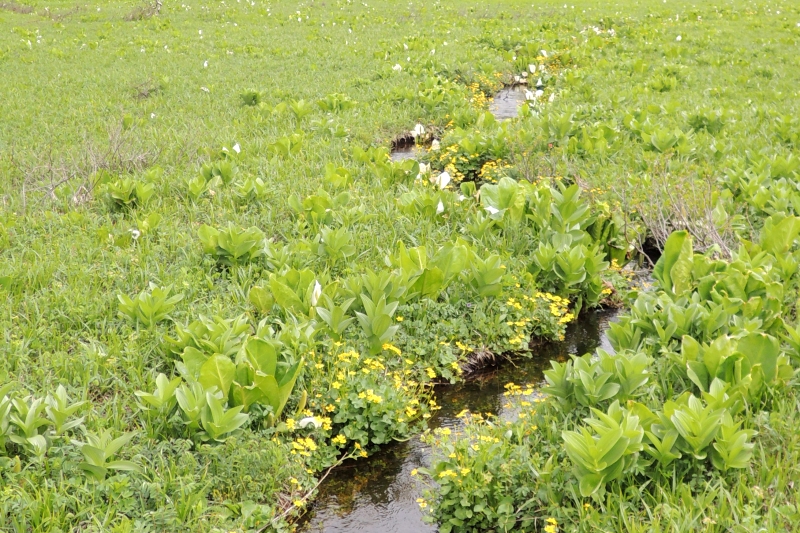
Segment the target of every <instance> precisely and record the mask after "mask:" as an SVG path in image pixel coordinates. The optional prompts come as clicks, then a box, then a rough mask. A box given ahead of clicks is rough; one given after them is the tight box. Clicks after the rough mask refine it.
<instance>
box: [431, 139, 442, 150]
mask: <svg viewBox="0 0 800 533" xmlns="http://www.w3.org/2000/svg"><path fill="white" fill-rule="evenodd" d="M439 146H440V145H439V139H434V140H433V142H432V143H431V150H438V149H439Z"/></svg>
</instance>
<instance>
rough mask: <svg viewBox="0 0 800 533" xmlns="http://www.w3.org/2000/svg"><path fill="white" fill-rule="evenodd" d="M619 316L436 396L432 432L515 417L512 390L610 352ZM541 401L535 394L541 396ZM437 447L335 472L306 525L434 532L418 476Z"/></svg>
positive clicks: (603, 314)
mask: <svg viewBox="0 0 800 533" xmlns="http://www.w3.org/2000/svg"><path fill="white" fill-rule="evenodd" d="M616 315H617V311H616V310H606V311H595V312H589V313H586V314H584V315H582V316H581V317H580V318H579V319H578V320H577V321H576V322H575V323H573V324H571V325H570V326H569V328H567V332H566V335H565V340H564V341H562V342H557V343H548V344H544V345H541V346H536V347H534V349H533V352H532V357H529V358H519V359H515V360H513V361H504V362H502V363H501V364H499V365H498V366H495V367H491V368H487V369H485V370H483V371H481V372H479V373H476V374H473V375H472V376H471V377H470V378H469V379H468V380H467V381H465V382H462V383H459V384H457V385H442V386H439V387H437V389H436V399H437V403H438V404H439V405H441V406H442V408H441V410H439V411H435V412H434V413H433V416H432V417H431V418H430V419H429V424H428V427H429V428H430V429H435V428H437V427H449V428H458V427H459V426H461V425H462V421H461V419H459V418H457V417H456V415H457V414H458V413H460V412H461V411H462V410H463V409H468V410H470V411H472V412H481V413H491V414H495V415H498V416H500V417H510V416H514V414H513V412H508V410H507V409H504V408H503V404H504V403H506V399H505V397H504V396H503V392H505V388H504V386H505V384H506V383H509V382H514V383H516V384H518V385H524V384H528V383H530V384H533V385H535V386H537V387H538V386H539V385H541V383H542V381H543V380H544V378H543V374H542V371H543V370H545V369H547V368H549V367H550V365H549V362H550V360H553V359H555V360H557V361H563V360H566V359H567V358H568V357H569V356H570V355H583V354H585V353H587V352H592V351H594V350H595V349H596V348H604V349H606V350H611V346H610V345H609V343H608V340H607V339H606V336H605V331H606V329H607V328H608V324H609V322H611V321H612V320H614V317H615V316H616ZM535 394H537V393H536V392H534V395H535ZM430 452H431V450H430V447H429V446H427V445H425V444H423V443H422V442H421V441H420V439H419V437H414V438H412V439H411V440H409V441H407V442H396V443H393V444H389V445H387V446H385V447H384V448H383V449H381V450H380V451H379V452H377V453H375V454H374V455H372V456H370V457H369V458H366V459H359V460H358V461H349V462H347V463H344V464H343V465H341V466H339V467H337V468H336V469H334V470H333V471H332V472H331V474H330V475H329V476H328V478H327V479H326V480H325V481H324V482H323V484H322V485H321V486H320V492H319V495H318V496H317V498H316V501H315V503H314V505H313V506H312V508H311V510H310V511H309V512H308V514H307V515H306V516H304V517H303V519H302V520H301V522H300V527H299V528H298V531H301V532H305V533H345V532H347V533H422V532H434V531H436V530H437V528H436V526H434V525H429V524H425V523H424V522H423V521H422V516H423V514H422V511H421V510H420V509H419V506H418V505H417V501H416V500H417V498H419V497H420V496H421V491H422V488H423V487H422V486H421V484H420V483H419V482H418V481H417V480H416V479H415V478H413V477H411V471H412V470H413V469H415V468H420V467H425V466H428V465H429V461H430Z"/></svg>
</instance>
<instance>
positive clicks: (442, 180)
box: [431, 172, 450, 189]
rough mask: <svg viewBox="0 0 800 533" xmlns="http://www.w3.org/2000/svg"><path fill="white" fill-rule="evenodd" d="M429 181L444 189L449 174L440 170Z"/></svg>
mask: <svg viewBox="0 0 800 533" xmlns="http://www.w3.org/2000/svg"><path fill="white" fill-rule="evenodd" d="M431 183H433V184H434V185H436V186H437V187H439V188H440V189H444V188H445V187H447V184H448V183H450V174H449V173H447V172H442V173H441V174H439V175H438V176H436V177H435V178H431Z"/></svg>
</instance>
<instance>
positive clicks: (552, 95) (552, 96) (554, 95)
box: [547, 93, 556, 103]
mask: <svg viewBox="0 0 800 533" xmlns="http://www.w3.org/2000/svg"><path fill="white" fill-rule="evenodd" d="M555 99H556V93H553V94H551V95H550V98H548V99H547V101H548V102H550V103H552V102H553V100H555Z"/></svg>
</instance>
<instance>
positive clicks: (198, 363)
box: [181, 346, 208, 379]
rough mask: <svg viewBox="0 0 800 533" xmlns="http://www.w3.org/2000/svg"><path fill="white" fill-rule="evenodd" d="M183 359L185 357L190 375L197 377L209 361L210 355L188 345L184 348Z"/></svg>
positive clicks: (184, 360)
mask: <svg viewBox="0 0 800 533" xmlns="http://www.w3.org/2000/svg"><path fill="white" fill-rule="evenodd" d="M181 359H183V364H184V366H185V367H186V371H187V372H188V373H189V375H190V376H192V377H194V378H195V379H197V378H198V377H199V376H200V368H201V367H202V366H203V364H205V362H206V361H208V355H206V354H204V353H203V352H201V351H200V350H198V349H197V348H193V347H191V346H188V347H186V349H184V350H183V353H182V354H181Z"/></svg>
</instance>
